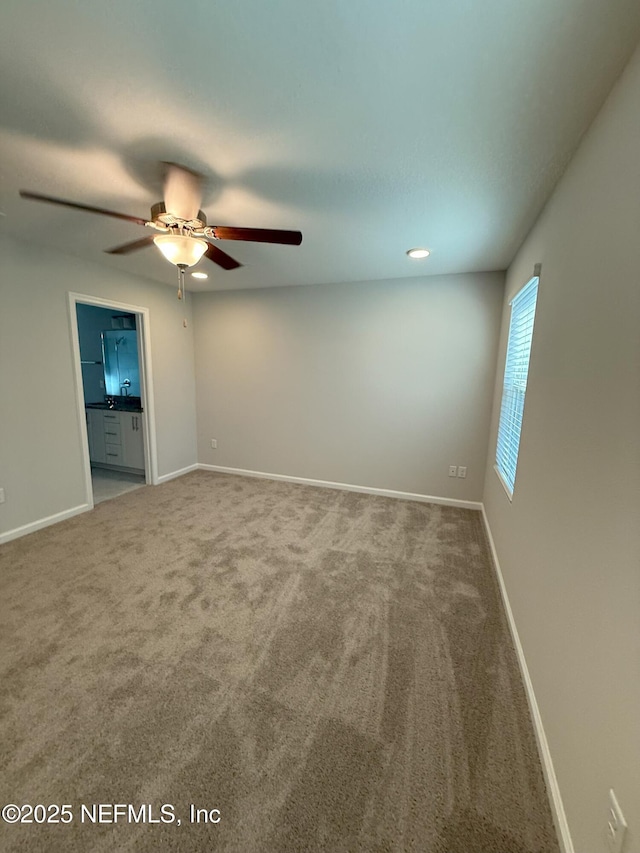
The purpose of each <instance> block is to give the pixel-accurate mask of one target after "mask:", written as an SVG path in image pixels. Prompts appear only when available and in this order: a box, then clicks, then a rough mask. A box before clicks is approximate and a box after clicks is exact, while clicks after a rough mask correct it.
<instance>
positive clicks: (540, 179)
mask: <svg viewBox="0 0 640 853" xmlns="http://www.w3.org/2000/svg"><path fill="white" fill-rule="evenodd" d="M639 38H640V3H638V0H518V2H516V0H483V2H478V0H446V2H443V0H437V2H436V0H394V2H382V0H348V2H347V0H268V2H267V0H232V2H224V3H223V2H214V0H191V2H189V3H177V2H168V0H135V2H131V0H81V2H72V0H46V2H43V0H3V2H2V8H1V10H0V170H1V172H0V179H1V183H0V211H3V212H4V213H5V214H6V216H5V217H0V229H2V231H5V232H8V233H10V234H14V235H20V236H22V237H23V238H24V239H25V240H28V241H35V242H38V243H42V244H45V245H51V246H56V247H58V248H60V249H61V250H62V251H65V252H69V253H72V254H77V255H80V256H82V257H86V258H89V259H91V260H93V261H96V262H99V263H104V264H109V265H110V266H112V267H114V268H118V269H122V270H126V271H128V272H132V273H136V274H140V275H145V276H147V277H150V278H152V279H154V280H156V281H159V282H165V283H167V284H171V285H173V284H174V282H175V268H173V267H171V266H170V265H169V264H168V263H167V262H166V261H165V260H164V259H163V258H162V257H161V256H160V255H159V253H158V252H157V250H156V249H155V248H154V247H151V248H148V249H145V250H143V251H141V252H139V253H137V254H135V255H130V256H125V257H112V256H108V255H105V254H103V251H102V250H103V249H105V248H109V247H111V246H113V245H116V244H119V243H123V242H127V241H128V240H134V239H136V238H137V237H139V236H144V234H145V233H148V232H145V231H144V230H143V229H141V228H139V227H138V226H135V225H129V224H126V223H122V222H119V221H116V220H111V219H107V218H104V217H98V216H92V215H90V214H83V213H78V212H74V211H70V210H64V209H62V208H56V207H52V206H50V205H44V204H36V203H34V202H29V201H25V200H22V199H20V198H19V197H18V196H17V190H18V189H19V188H26V189H30V190H33V191H37V192H41V193H45V194H52V195H58V196H61V197H63V198H67V199H73V200H75V201H79V202H82V203H85V204H93V205H99V206H104V207H108V208H110V209H112V210H118V211H123V212H125V213H130V214H134V215H137V216H147V215H148V210H149V207H150V206H151V204H152V203H153V202H155V201H158V200H160V199H161V186H160V182H159V181H160V179H159V175H160V170H159V167H158V165H157V164H158V161H161V160H172V161H176V162H180V163H182V164H184V165H187V166H190V167H192V168H196V169H197V170H199V171H201V172H203V173H204V174H205V175H206V176H207V189H206V195H205V200H204V204H203V209H204V210H205V212H206V214H207V217H208V220H209V223H210V224H217V225H238V226H247V227H265V228H293V229H299V230H301V231H302V232H303V235H304V241H303V244H302V246H300V247H290V246H270V245H262V244H249V243H231V242H225V243H220V244H219V245H220V247H221V248H223V249H224V250H225V251H227V252H228V253H229V254H231V255H232V256H234V257H235V258H237V259H238V260H239V261H241V262H242V263H243V264H244V267H243V268H242V269H239V270H235V271H232V272H225V271H223V270H221V269H220V268H219V267H217V266H214V265H213V264H211V263H209V262H207V261H206V260H205V262H204V263H203V262H201V264H200V266H201V267H203V266H204V267H206V268H208V269H207V271H208V272H209V273H210V277H209V279H208V281H207V282H204V283H198V284H196V282H195V281H193V280H191V283H190V287H191V288H192V289H218V288H231V287H233V288H238V287H239V288H242V287H260V286H270V285H290V284H310V283H321V282H336V281H361V280H369V279H383V278H399V277H405V276H415V275H424V274H425V273H427V274H436V273H437V274H441V273H454V272H465V271H472V270H494V269H503V268H505V267H506V266H507V265H508V264H509V262H510V260H511V258H512V257H513V254H514V252H515V250H516V249H517V247H518V245H519V243H520V241H521V240H522V239H523V237H524V236H525V234H526V232H527V230H528V229H529V227H530V226H531V224H532V223H533V221H534V219H535V217H536V215H537V214H538V212H539V211H540V209H541V207H542V205H543V203H544V201H545V200H546V198H547V197H548V195H549V193H550V191H551V189H552V188H553V185H554V183H555V181H556V180H557V178H558V176H559V174H560V173H561V171H562V169H563V168H564V166H565V165H566V163H567V161H568V159H569V157H570V155H571V153H572V152H573V151H574V150H575V147H576V145H577V143H578V141H579V139H580V137H581V135H582V133H583V132H584V131H585V129H586V128H587V127H588V125H589V123H590V122H591V120H592V119H593V118H594V116H595V115H596V113H597V111H598V109H599V107H600V106H601V104H602V102H603V100H604V98H605V97H606V94H607V93H608V91H609V89H610V88H611V86H612V84H613V83H614V81H615V79H616V77H617V76H618V75H619V74H620V72H621V71H622V69H623V67H624V65H625V62H626V61H627V59H628V58H629V56H630V55H631V53H632V51H633V48H634V46H635V45H636V43H637V42H638V39H639ZM412 246H427V247H428V248H430V249H431V250H432V255H431V257H430V258H429V259H427V260H426V261H411V260H409V259H408V258H407V257H406V255H405V251H406V250H407V249H409V248H411V247H412Z"/></svg>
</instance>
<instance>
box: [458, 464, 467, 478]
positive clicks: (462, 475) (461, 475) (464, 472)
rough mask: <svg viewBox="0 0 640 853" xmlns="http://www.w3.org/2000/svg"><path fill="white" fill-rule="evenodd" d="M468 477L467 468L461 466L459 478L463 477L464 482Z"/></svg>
mask: <svg viewBox="0 0 640 853" xmlns="http://www.w3.org/2000/svg"><path fill="white" fill-rule="evenodd" d="M466 476H467V466H466V465H460V466H459V467H458V477H462V479H463V480H464V478H465V477H466Z"/></svg>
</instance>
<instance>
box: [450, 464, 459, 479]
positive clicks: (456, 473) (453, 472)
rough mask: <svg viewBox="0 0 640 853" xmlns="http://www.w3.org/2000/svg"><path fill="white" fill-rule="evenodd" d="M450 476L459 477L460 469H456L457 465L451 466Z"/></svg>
mask: <svg viewBox="0 0 640 853" xmlns="http://www.w3.org/2000/svg"><path fill="white" fill-rule="evenodd" d="M449 476H450V477H457V476H458V469H457V468H456V466H455V465H449Z"/></svg>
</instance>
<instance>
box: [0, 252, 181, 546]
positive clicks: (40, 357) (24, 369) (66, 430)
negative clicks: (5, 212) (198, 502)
mask: <svg viewBox="0 0 640 853" xmlns="http://www.w3.org/2000/svg"><path fill="white" fill-rule="evenodd" d="M69 291H74V292H77V293H83V294H89V295H92V296H99V297H102V298H104V299H113V300H114V301H117V302H122V303H127V304H129V305H134V306H138V307H146V308H149V310H150V326H151V328H150V336H151V347H152V361H153V378H154V391H155V403H156V426H157V443H158V473H159V474H160V475H163V474H169V473H171V472H173V471H176V470H179V469H181V468H184V467H186V466H188V465H191V464H193V463H194V462H195V461H196V448H195V401H194V397H195V387H194V366H193V335H192V328H191V323H189V326H188V328H187V329H185V328H183V325H182V320H183V316H184V309H183V306H182V304H181V303H179V302H178V300H177V299H176V295H175V289H174V288H170V287H165V286H162V285H159V284H157V283H154V282H151V281H146V280H145V279H142V278H136V277H133V276H129V275H125V274H121V273H118V272H116V271H114V270H112V269H106V268H105V267H101V266H98V265H97V264H92V263H88V262H85V261H81V260H79V259H77V258H72V257H70V256H67V255H62V254H59V253H57V252H54V251H51V250H48V249H41V248H38V247H37V246H34V245H27V244H23V243H19V242H17V241H14V240H12V239H10V238H7V237H3V238H0V306H1V310H0V407H1V416H0V486H1V487H3V488H4V489H5V493H6V502H5V503H4V504H0V533H6V532H8V531H11V530H14V529H15V528H18V527H21V526H22V525H25V524H30V523H32V522H35V521H38V520H39V519H42V518H46V517H48V516H50V515H54V514H56V513H59V512H64V511H66V510H69V509H71V508H73V507H76V506H79V505H81V504H83V503H84V500H85V495H84V480H83V475H82V444H81V437H80V430H79V426H78V417H77V409H76V398H75V383H74V364H73V355H72V347H71V334H70V328H71V327H70V317H69V310H68V299H67V294H68V292H69ZM187 310H188V311H189V313H188V314H187V317H188V318H189V319H190V306H189V303H187ZM72 322H74V323H75V317H73V318H72Z"/></svg>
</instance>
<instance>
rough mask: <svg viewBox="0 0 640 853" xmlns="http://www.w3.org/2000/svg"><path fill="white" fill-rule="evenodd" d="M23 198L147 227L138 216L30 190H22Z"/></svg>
mask: <svg viewBox="0 0 640 853" xmlns="http://www.w3.org/2000/svg"><path fill="white" fill-rule="evenodd" d="M20 195H21V196H22V198H28V199H31V200H32V201H46V202H47V203H48V204H60V205H62V207H73V208H75V209H76V210H85V211H87V213H100V214H101V215H102V216H113V217H115V218H116V219H124V220H125V222H135V223H136V225H146V224H147V220H146V219H140V217H138V216H129V214H128V213H116V212H115V211H114V210H106V209H105V208H104V207H92V206H91V205H89V204H78V202H75V201H65V200H64V199H63V198H54V197H53V196H50V195H40V193H32V192H29V191H28V190H20Z"/></svg>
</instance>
